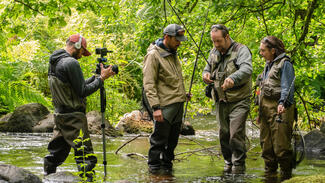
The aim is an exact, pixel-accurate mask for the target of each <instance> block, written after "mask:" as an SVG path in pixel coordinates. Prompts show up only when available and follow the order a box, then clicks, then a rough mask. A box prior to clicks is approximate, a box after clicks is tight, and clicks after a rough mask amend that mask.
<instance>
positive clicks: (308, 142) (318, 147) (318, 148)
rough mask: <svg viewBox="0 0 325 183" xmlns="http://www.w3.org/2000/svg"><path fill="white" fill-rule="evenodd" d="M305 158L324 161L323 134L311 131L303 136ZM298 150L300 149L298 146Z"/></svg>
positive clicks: (324, 142)
mask: <svg viewBox="0 0 325 183" xmlns="http://www.w3.org/2000/svg"><path fill="white" fill-rule="evenodd" d="M304 139H305V150H306V157H307V158H317V159H325V134H324V133H322V132H321V131H320V130H313V131H311V132H309V133H308V134H306V135H305V136H304ZM299 148H302V146H301V145H299Z"/></svg>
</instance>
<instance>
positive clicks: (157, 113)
mask: <svg viewBox="0 0 325 183" xmlns="http://www.w3.org/2000/svg"><path fill="white" fill-rule="evenodd" d="M153 119H154V120H156V121H158V122H163V121H164V117H163V114H162V111H161V109H158V110H155V111H154V112H153Z"/></svg>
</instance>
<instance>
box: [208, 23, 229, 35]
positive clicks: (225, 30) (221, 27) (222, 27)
mask: <svg viewBox="0 0 325 183" xmlns="http://www.w3.org/2000/svg"><path fill="white" fill-rule="evenodd" d="M213 29H218V30H223V31H224V32H225V33H226V34H229V31H228V29H227V27H226V26H224V25H222V24H215V25H212V26H211V30H213Z"/></svg>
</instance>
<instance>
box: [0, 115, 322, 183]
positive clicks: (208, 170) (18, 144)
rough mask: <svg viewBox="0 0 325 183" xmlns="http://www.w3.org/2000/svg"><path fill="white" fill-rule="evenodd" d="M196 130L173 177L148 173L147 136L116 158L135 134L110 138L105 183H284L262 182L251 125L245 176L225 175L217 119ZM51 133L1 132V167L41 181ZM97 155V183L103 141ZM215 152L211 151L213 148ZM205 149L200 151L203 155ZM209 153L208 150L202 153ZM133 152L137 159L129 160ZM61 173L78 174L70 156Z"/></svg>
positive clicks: (305, 170)
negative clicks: (123, 182)
mask: <svg viewBox="0 0 325 183" xmlns="http://www.w3.org/2000/svg"><path fill="white" fill-rule="evenodd" d="M190 122H191V123H192V125H193V126H194V128H195V129H196V135H194V136H186V137H184V136H181V137H180V141H179V145H178V146H177V148H176V152H175V153H176V160H175V161H174V172H173V176H152V175H150V174H149V173H148V168H147V164H146V159H145V157H142V156H141V155H144V156H146V155H147V152H148V149H149V141H148V137H147V136H148V134H144V135H143V137H138V138H136V140H134V141H132V142H130V143H128V144H127V145H125V146H124V147H123V148H122V149H120V150H119V152H118V154H117V155H116V154H115V151H116V150H117V149H118V148H119V147H120V146H121V145H123V144H124V143H126V142H127V141H129V140H130V139H132V138H134V137H136V136H137V135H125V136H123V137H116V138H112V137H106V149H107V150H106V151H107V163H108V164H107V177H106V181H105V182H115V181H118V180H128V181H131V182H177V183H178V182H179V183H181V182H195V183H199V182H270V183H272V182H274V183H276V182H280V180H279V177H273V178H272V179H267V178H265V177H264V163H263V160H262V159H261V157H260V152H261V148H260V145H259V141H258V133H259V131H258V128H257V127H255V126H254V125H252V124H251V123H250V122H248V123H247V135H248V138H249V142H250V143H248V147H249V151H248V153H247V161H246V174H245V175H239V176H234V175H225V174H223V158H222V156H221V155H220V154H221V152H220V146H219V139H218V125H217V124H216V121H215V117H214V116H201V117H195V119H193V120H191V121H190ZM51 136H52V134H51V133H45V134H44V133H43V134H37V133H33V134H32V133H0V164H12V165H15V166H18V167H21V168H24V169H27V170H29V171H31V172H32V173H34V174H36V175H38V176H39V177H41V178H43V157H44V156H45V155H46V154H47V144H48V142H49V140H50V139H51ZM91 139H92V142H93V145H94V149H95V154H96V155H97V158H98V165H97V167H96V176H97V178H98V181H97V182H103V180H102V177H103V175H104V173H103V172H104V167H103V164H102V162H103V151H102V139H101V136H91ZM210 147H212V148H210ZM200 149H201V151H200ZM202 149H206V150H202ZM130 153H134V154H137V155H133V156H128V155H130ZM57 171H69V172H77V167H76V165H75V162H74V159H73V151H71V152H70V155H69V157H68V159H67V160H66V161H65V163H64V164H63V165H61V166H59V167H58V170H57ZM320 174H325V161H324V160H312V159H310V160H306V159H305V160H304V161H303V162H302V163H301V164H300V165H299V166H298V167H297V169H295V170H294V171H293V176H307V175H320Z"/></svg>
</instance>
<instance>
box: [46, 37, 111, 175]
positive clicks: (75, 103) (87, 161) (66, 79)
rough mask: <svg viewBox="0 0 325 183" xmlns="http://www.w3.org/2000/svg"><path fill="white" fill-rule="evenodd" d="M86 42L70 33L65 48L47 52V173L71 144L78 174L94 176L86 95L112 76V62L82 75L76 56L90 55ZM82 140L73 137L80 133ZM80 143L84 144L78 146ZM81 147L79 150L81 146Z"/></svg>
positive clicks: (60, 159) (67, 152)
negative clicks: (50, 124) (50, 121)
mask: <svg viewBox="0 0 325 183" xmlns="http://www.w3.org/2000/svg"><path fill="white" fill-rule="evenodd" d="M89 55H91V53H90V52H89V51H88V50H87V42H86V39H85V38H84V37H82V36H81V35H80V34H75V35H72V36H70V37H69V38H68V40H67V42H66V48H65V49H60V50H56V51H55V52H54V53H53V54H52V55H51V56H50V64H49V70H48V81H49V86H50V89H51V93H52V102H53V106H54V108H55V113H54V122H55V127H54V130H53V134H54V135H53V138H52V139H51V141H50V143H49V145H48V151H49V154H48V155H46V156H45V158H44V172H45V174H46V175H48V174H51V173H55V172H56V167H57V166H59V165H61V164H62V163H63V162H64V161H65V159H66V158H67V157H68V155H69V152H70V149H71V147H72V148H73V149H74V152H75V160H76V163H77V165H78V170H79V171H80V172H84V173H81V174H80V176H81V177H87V180H88V181H92V180H93V174H94V171H93V168H94V167H95V165H96V163H97V158H96V157H95V156H93V155H91V154H93V147H92V144H91V140H90V138H89V132H88V124H87V118H86V114H85V112H86V97H87V96H88V95H90V94H92V93H94V92H95V91H97V90H98V89H99V88H100V87H101V86H102V85H103V84H104V80H105V79H107V78H109V77H110V76H113V75H114V74H115V73H114V72H113V71H112V68H111V66H110V67H108V68H107V69H105V68H103V65H101V73H100V76H99V77H98V76H92V77H90V78H88V79H87V80H85V79H84V76H83V73H82V71H81V68H80V65H79V62H78V59H80V58H81V57H82V56H89ZM81 130H82V134H83V137H82V140H79V141H78V140H77V141H75V140H76V139H77V138H78V136H79V135H80V134H81V133H80V131H81ZM81 145H83V146H84V148H80V147H81ZM80 149H81V150H80Z"/></svg>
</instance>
